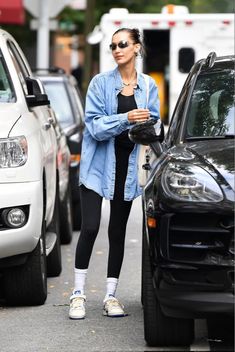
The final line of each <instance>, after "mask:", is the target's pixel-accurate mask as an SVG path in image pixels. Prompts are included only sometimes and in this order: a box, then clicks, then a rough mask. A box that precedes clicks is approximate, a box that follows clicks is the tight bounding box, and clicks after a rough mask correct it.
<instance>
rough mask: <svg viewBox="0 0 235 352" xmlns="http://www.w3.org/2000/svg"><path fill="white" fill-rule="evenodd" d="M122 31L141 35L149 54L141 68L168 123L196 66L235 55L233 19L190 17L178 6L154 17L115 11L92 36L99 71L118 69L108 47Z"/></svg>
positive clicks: (139, 62) (141, 60)
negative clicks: (209, 58) (154, 85)
mask: <svg viewBox="0 0 235 352" xmlns="http://www.w3.org/2000/svg"><path fill="white" fill-rule="evenodd" d="M122 27H128V28H138V29H139V30H140V32H141V35H142V38H143V41H144V45H145V51H146V54H145V55H144V57H142V58H138V59H137V69H138V70H139V71H141V72H144V73H147V74H149V75H151V76H152V77H153V78H154V79H155V81H156V83H157V85H158V88H159V96H160V102H161V117H162V120H163V122H165V123H166V124H167V123H168V122H169V119H170V116H171V115H172V112H173V109H174V106H175V104H176V101H177V97H178V95H179V93H180V91H181V88H182V86H183V83H184V81H185V79H186V77H187V75H188V73H189V71H190V69H191V67H192V65H193V64H194V63H195V62H196V61H197V60H199V59H201V58H203V57H207V56H208V54H209V53H210V52H212V51H215V52H216V54H217V55H218V56H224V55H229V54H230V55H231V54H233V53H234V15H233V14H229V13H223V14H221V13H216V14H211V13H208V14H196V13H193V14H191V13H189V10H188V8H187V7H186V6H177V5H167V6H164V7H163V8H162V11H161V13H151V14H147V13H129V11H128V9H126V8H112V9H110V11H109V13H106V14H104V15H103V16H102V18H101V21H100V24H99V25H98V26H96V27H95V28H94V30H93V32H92V33H90V35H89V36H88V42H89V43H90V44H97V43H100V58H99V65H100V66H99V70H100V72H103V71H107V70H111V69H113V68H114V67H115V62H114V60H113V57H112V54H111V51H110V49H109V44H110V43H111V36H112V34H113V33H114V32H115V31H116V30H117V29H119V28H122Z"/></svg>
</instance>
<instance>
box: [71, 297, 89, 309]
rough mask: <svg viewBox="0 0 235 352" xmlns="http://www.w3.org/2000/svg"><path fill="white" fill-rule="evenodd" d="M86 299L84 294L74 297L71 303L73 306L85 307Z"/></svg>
mask: <svg viewBox="0 0 235 352" xmlns="http://www.w3.org/2000/svg"><path fill="white" fill-rule="evenodd" d="M85 301H86V299H85V297H84V296H80V297H74V298H73V299H72V302H71V305H72V307H73V308H84V302H85Z"/></svg>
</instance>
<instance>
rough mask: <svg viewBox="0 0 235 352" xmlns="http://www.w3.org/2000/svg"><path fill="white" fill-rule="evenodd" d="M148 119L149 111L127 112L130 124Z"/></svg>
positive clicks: (135, 110) (134, 110)
mask: <svg viewBox="0 0 235 352" xmlns="http://www.w3.org/2000/svg"><path fill="white" fill-rule="evenodd" d="M149 117H150V112H149V109H133V110H131V111H129V112H128V120H129V122H130V123H134V122H143V121H146V120H148V119H149Z"/></svg>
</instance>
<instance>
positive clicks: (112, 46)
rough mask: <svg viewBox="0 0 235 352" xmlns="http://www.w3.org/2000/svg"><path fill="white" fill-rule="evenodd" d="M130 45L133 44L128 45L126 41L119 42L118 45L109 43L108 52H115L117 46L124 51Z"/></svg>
mask: <svg viewBox="0 0 235 352" xmlns="http://www.w3.org/2000/svg"><path fill="white" fill-rule="evenodd" d="M130 44H133V43H129V42H128V41H127V40H121V41H120V42H119V43H117V44H116V43H111V44H110V45H109V49H110V50H112V51H113V50H116V49H117V46H118V47H119V48H120V49H125V48H127V47H128V46H129V45H130Z"/></svg>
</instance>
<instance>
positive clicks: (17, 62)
mask: <svg viewBox="0 0 235 352" xmlns="http://www.w3.org/2000/svg"><path fill="white" fill-rule="evenodd" d="M7 44H8V50H9V53H10V55H11V57H12V61H13V64H14V66H15V69H16V72H17V75H18V77H19V80H20V83H21V85H22V87H23V90H24V93H25V95H27V94H28V89H27V84H26V80H25V79H26V77H28V76H29V72H28V70H27V68H26V66H25V64H24V61H23V60H22V58H21V56H20V54H19V52H18V50H17V48H16V47H15V45H14V44H13V43H12V42H10V41H8V42H7Z"/></svg>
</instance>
